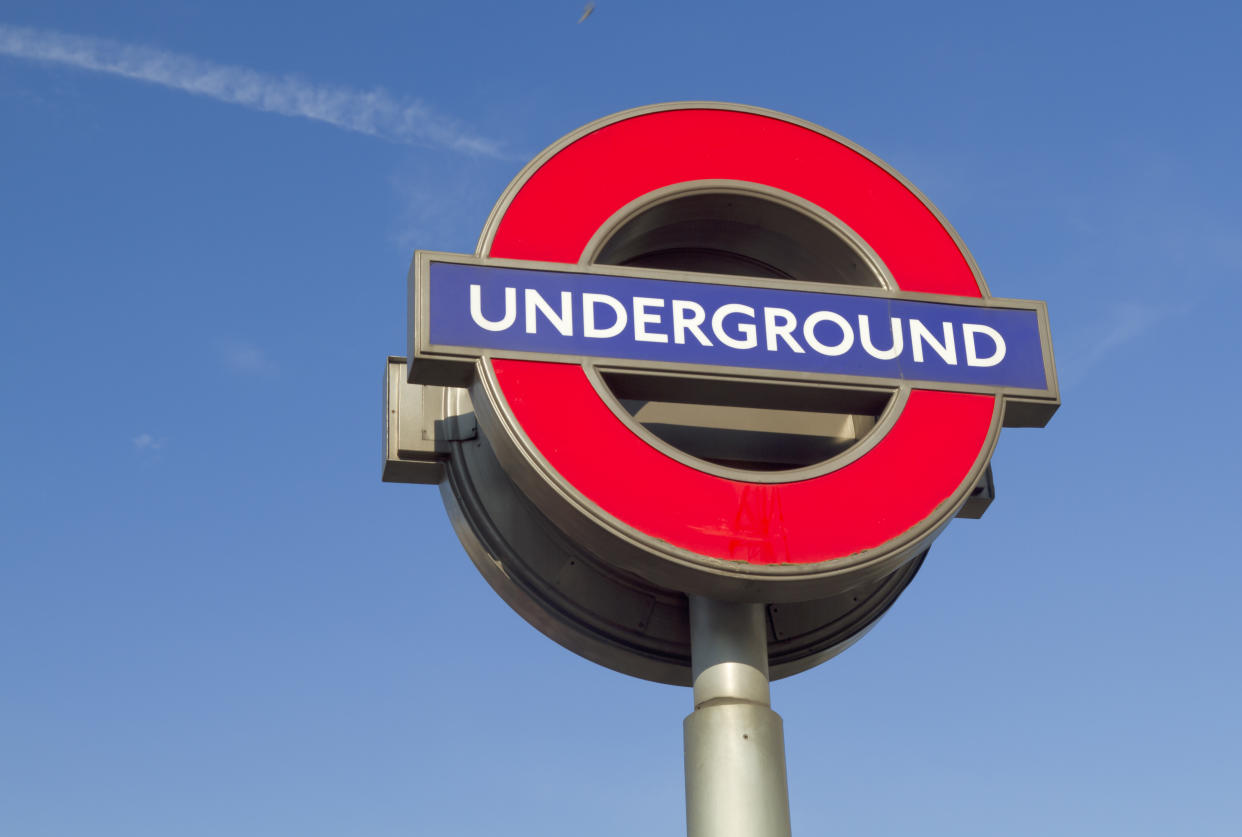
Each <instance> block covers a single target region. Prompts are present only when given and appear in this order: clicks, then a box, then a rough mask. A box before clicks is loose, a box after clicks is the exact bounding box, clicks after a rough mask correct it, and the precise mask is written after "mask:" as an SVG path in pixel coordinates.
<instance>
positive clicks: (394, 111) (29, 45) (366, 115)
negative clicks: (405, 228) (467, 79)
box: [0, 23, 503, 157]
mask: <svg viewBox="0 0 1242 837" xmlns="http://www.w3.org/2000/svg"><path fill="white" fill-rule="evenodd" d="M0 55H8V56H11V57H13V58H27V59H30V60H34V61H48V62H52V63H55V64H65V65H68V66H70V67H76V68H78V69H81V70H90V71H92V72H98V73H108V74H110V75H115V76H122V77H124V78H130V79H136V80H138V81H146V82H150V83H151V84H159V85H162V86H164V87H171V88H172V89H174V90H182V91H184V92H186V93H196V94H198V95H200V96H207V97H208V98H211V99H216V100H218V101H221V102H228V103H229V104H234V105H241V106H243V107H248V108H253V109H254V110H261V111H266V112H267V113H279V114H282V115H284V116H301V117H304V118H306V119H315V120H318V121H320V122H327V123H328V124H329V125H335V126H337V127H338V128H344V129H346V130H347V131H357V132H359V133H362V134H369V135H371V136H374V137H380V138H382V139H386V140H390V141H393V142H401V143H420V142H421V143H430V144H434V145H439V146H443V147H445V148H451V149H453V150H454V151H463V152H466V153H471V154H482V155H486V156H489V157H499V156H503V152H502V151H501V149H500V146H499V145H498V144H497V143H495V142H492V141H491V140H488V139H484V138H482V137H478V136H474V135H473V134H470V133H469V132H467V131H465V130H464V129H462V128H461V127H460V126H458V125H457V124H456V123H455V122H454V121H453V120H451V119H448V118H446V117H443V116H438V115H436V114H434V113H432V112H431V111H430V110H429V109H428V108H427V107H426V106H425V105H423V104H421V103H419V102H417V101H410V100H405V101H401V100H398V99H394V98H393V97H392V96H391V95H389V94H388V93H387V92H386V91H384V90H382V89H375V90H370V91H365V90H354V89H351V88H348V87H336V86H327V85H320V84H312V83H310V82H307V81H304V80H301V79H298V78H295V77H293V76H279V77H278V76H270V75H266V74H264V73H260V72H257V71H255V70H250V69H247V68H245V67H230V66H227V65H223V64H213V63H211V62H210V61H203V60H202V59H199V58H194V57H192V56H188V55H178V54H177V53H174V52H166V51H164V50H160V49H153V48H151V47H145V46H134V45H130V44H123V43H118V42H117V41H110V40H106V39H103V38H89V37H83V36H79V35H67V34H64V33H62V32H53V31H49V30H40V29H28V28H25V27H20V26H8V25H6V24H3V23H0Z"/></svg>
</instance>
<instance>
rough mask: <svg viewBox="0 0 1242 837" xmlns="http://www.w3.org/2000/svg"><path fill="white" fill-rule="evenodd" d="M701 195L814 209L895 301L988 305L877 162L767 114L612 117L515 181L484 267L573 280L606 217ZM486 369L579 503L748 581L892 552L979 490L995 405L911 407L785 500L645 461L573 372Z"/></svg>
mask: <svg viewBox="0 0 1242 837" xmlns="http://www.w3.org/2000/svg"><path fill="white" fill-rule="evenodd" d="M708 179H725V180H735V181H748V182H753V183H757V184H761V185H764V186H769V187H773V188H776V189H782V190H784V191H786V192H790V193H792V194H794V195H798V196H800V197H802V198H804V199H806V200H807V201H810V202H811V203H813V204H816V205H818V206H820V207H822V208H823V209H825V210H826V211H828V212H830V213H831V214H833V215H834V216H836V217H837V218H839V219H840V220H841V221H843V222H844V223H845V224H846V225H848V226H849V227H850V228H851V229H853V230H854V231H855V232H856V233H858V234H859V235H860V236H861V237H862V239H863V240H864V241H866V242H867V243H868V244H869V245H870V246H871V247H872V249H873V250H874V251H875V252H876V253H877V254H878V255H879V257H880V259H881V260H883V262H884V263H885V265H886V266H887V267H888V269H889V271H890V272H891V274H892V276H893V278H894V280H895V281H896V283H897V285H898V287H899V288H901V289H902V290H907V291H923V292H931V293H942V294H956V295H960V296H970V297H980V296H983V295H985V290H984V287H983V286H982V284H981V282H980V281H979V279H978V278H977V277H976V275H975V272H974V271H973V270H972V268H971V264H970V261H969V260H968V258H967V257H966V255H965V254H964V253H963V252H962V250H961V249H960V248H959V246H958V244H957V242H956V240H955V239H954V237H953V235H952V234H951V233H950V232H949V231H948V230H947V229H946V227H945V225H944V224H943V223H942V222H941V220H940V219H939V217H938V216H937V214H936V213H935V212H934V211H933V210H932V209H931V208H930V207H929V206H928V205H927V204H926V203H925V202H924V201H923V199H922V198H921V197H920V196H918V195H917V194H916V193H915V192H913V191H911V189H910V188H909V187H908V186H907V185H906V184H905V183H903V182H902V181H901V180H900V179H899V178H898V177H896V176H895V175H894V174H893V173H891V172H890V171H888V170H887V169H886V168H884V167H883V166H882V165H880V164H879V163H877V162H876V161H875V160H873V159H871V158H870V157H868V156H867V155H865V154H863V153H861V152H860V151H859V150H857V149H855V148H853V147H851V146H850V145H848V144H846V143H845V142H843V141H840V140H838V139H835V138H833V137H831V136H829V135H827V134H825V133H821V132H819V131H816V130H813V129H812V128H810V127H807V126H804V125H801V124H798V123H795V122H791V121H787V120H785V119H781V118H779V116H778V115H775V114H768V113H755V112H751V111H743V110H731V109H717V108H713V107H707V106H695V107H685V108H678V109H669V110H657V111H653V112H646V113H641V114H638V115H631V116H624V117H622V118H621V119H619V120H618V121H613V122H607V123H605V124H602V125H600V126H599V127H597V128H595V129H594V130H591V131H589V132H588V133H586V134H584V135H582V136H580V137H578V138H576V139H574V140H572V141H570V142H569V143H568V144H566V145H565V146H564V147H562V148H560V149H559V150H557V151H556V152H555V153H553V154H552V155H551V156H550V157H548V158H547V159H546V160H544V161H543V162H542V163H541V164H540V165H538V166H536V167H534V168H533V170H532V171H530V172H529V173H528V174H527V176H526V177H525V180H524V182H522V183H521V185H520V187H519V188H518V189H517V191H516V193H515V194H514V195H513V198H512V200H511V202H510V203H509V205H508V207H507V208H505V209H504V211H503V214H502V215H501V217H500V220H499V224H498V225H494V226H493V229H494V235H492V238H491V242H490V246H489V247H487V248H486V252H485V253H483V255H488V256H493V257H498V258H512V259H529V260H538V261H550V262H566V263H577V262H578V260H579V259H580V258H581V256H582V253H583V251H584V248H585V247H586V245H587V243H588V241H589V240H590V239H591V237H592V235H593V234H594V233H595V232H596V231H597V230H598V229H599V228H600V226H601V225H602V224H604V222H605V221H607V220H608V219H609V218H610V217H612V216H613V214H614V213H616V212H617V211H618V210H619V209H620V208H622V207H624V206H626V205H627V204H629V203H630V202H631V201H633V200H635V199H636V198H639V197H641V196H642V195H645V194H647V193H649V192H652V191H654V190H656V189H660V188H663V187H666V186H670V185H673V184H677V183H684V182H687V181H691V180H708ZM491 362H492V367H493V370H494V372H495V376H496V380H497V381H498V383H499V386H500V388H501V391H502V392H503V393H504V396H505V399H506V401H507V402H508V405H509V408H510V410H511V411H512V413H513V415H514V417H515V418H516V419H517V423H518V424H519V425H520V428H521V431H522V432H524V433H525V434H526V435H527V437H528V439H529V440H530V442H531V443H532V444H533V446H534V448H535V449H536V450H538V451H539V453H540V454H541V455H542V456H543V457H544V459H545V460H546V461H547V463H548V464H549V465H550V466H551V467H552V468H553V469H554V470H555V471H557V472H558V473H559V474H560V475H561V477H562V478H563V479H564V480H565V481H567V482H568V483H569V485H571V486H572V487H573V488H574V489H575V490H576V491H578V492H580V494H581V495H582V496H583V497H584V498H585V499H586V500H588V501H590V502H592V503H594V504H596V505H597V506H598V507H599V508H600V509H602V510H603V511H604V512H606V513H607V514H608V515H611V516H612V517H613V518H614V519H616V520H617V521H620V522H621V523H622V524H624V525H627V526H629V527H632V528H633V529H634V530H637V532H639V533H641V534H644V535H647V536H649V537H651V538H655V539H657V540H660V541H664V542H666V543H668V544H670V545H672V546H674V547H677V548H680V549H685V550H688V551H690V552H692V553H695V554H698V555H701V556H708V557H711V558H719V559H726V560H735V561H745V562H747V563H750V564H778V563H781V564H784V563H791V564H814V563H819V562H823V561H829V560H833V559H836V558H842V557H846V556H850V555H854V554H857V553H859V552H862V551H864V550H872V549H877V548H881V547H883V546H884V545H885V544H886V543H889V542H890V541H893V540H895V539H899V538H901V537H902V536H903V535H904V534H906V533H907V532H910V531H911V530H912V529H915V528H916V527H919V526H920V525H921V524H924V523H925V522H926V521H928V520H929V519H930V518H932V517H933V516H936V515H937V513H938V512H939V511H943V505H944V503H946V502H947V501H948V500H949V499H950V498H952V497H954V496H955V495H957V494H958V492H959V491H960V490H961V489H962V487H963V485H964V483H965V482H966V481H967V480H968V479H972V478H973V476H972V475H976V474H977V471H976V466H977V464H978V463H979V459H980V455H981V453H982V452H983V451H984V450H985V448H986V447H987V445H988V444H989V439H990V438H991V434H992V433H993V431H994V429H995V428H994V426H993V425H994V423H995V422H998V421H999V410H997V409H996V400H997V398H998V397H997V396H991V395H977V394H967V393H953V392H940V391H932V390H919V389H915V390H912V391H911V393H910V397H909V399H908V400H907V402H906V404H905V407H904V409H903V410H902V412H901V414H900V416H898V418H897V421H896V423H895V424H894V425H893V426H892V427H891V428H890V429H889V431H888V432H887V434H885V436H884V437H883V438H882V439H881V440H879V442H877V443H876V445H875V446H874V447H872V448H871V449H870V450H869V451H867V452H866V453H865V454H863V455H862V456H861V457H859V458H858V459H856V460H855V461H853V462H851V463H849V464H847V465H845V466H843V467H841V468H839V469H837V470H835V471H832V472H830V473H827V474H823V475H821V476H817V477H813V478H809V479H803V480H800V481H796V482H786V483H757V482H746V481H742V480H735V479H727V478H724V477H719V476H715V475H712V474H708V473H705V472H703V471H700V470H697V469H695V468H692V467H689V466H687V465H685V464H683V463H681V462H678V461H677V460H675V459H673V458H671V457H669V456H667V455H665V454H663V453H661V452H660V451H658V450H656V449H655V448H653V447H651V446H650V445H649V444H647V443H646V442H645V441H643V440H642V439H641V438H640V437H638V436H636V435H635V434H634V433H633V432H632V431H631V430H630V429H629V428H628V427H626V426H625V424H624V423H623V422H622V421H621V420H620V419H619V418H618V417H617V416H616V415H615V414H614V413H613V412H612V411H611V410H610V409H609V408H608V407H607V405H606V404H604V403H603V401H601V399H600V398H599V395H598V394H597V393H596V392H595V390H594V388H593V387H592V386H591V383H590V381H589V380H588V378H587V376H586V373H585V372H584V370H583V369H582V367H581V366H578V365H573V364H561V363H546V362H533V361H517V360H499V359H496V360H493V361H491ZM959 496H960V495H959Z"/></svg>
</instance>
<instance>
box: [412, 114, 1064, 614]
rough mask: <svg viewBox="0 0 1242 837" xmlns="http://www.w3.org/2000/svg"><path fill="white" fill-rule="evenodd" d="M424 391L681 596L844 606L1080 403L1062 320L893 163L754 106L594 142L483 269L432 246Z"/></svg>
mask: <svg viewBox="0 0 1242 837" xmlns="http://www.w3.org/2000/svg"><path fill="white" fill-rule="evenodd" d="M410 285H411V287H410V316H411V329H410V343H411V345H410V351H409V365H408V373H409V381H410V382H411V383H419V384H427V385H440V386H452V387H462V388H468V391H469V395H470V401H471V402H472V405H473V410H474V413H475V414H476V416H477V421H478V426H479V429H480V431H481V433H482V435H483V436H485V437H486V440H487V441H488V443H489V444H490V445H491V447H492V448H493V449H494V451H495V459H496V461H497V462H498V463H499V465H500V467H501V469H502V470H503V472H504V475H505V478H506V479H508V480H510V481H511V482H512V484H513V485H514V486H515V487H516V488H517V491H518V493H520V494H521V495H522V497H523V498H524V500H525V501H526V502H529V503H530V504H531V505H532V506H533V508H534V509H536V510H537V512H538V514H539V515H542V516H543V517H545V518H546V519H547V520H549V521H551V523H552V524H554V527H555V528H556V529H557V530H558V531H559V533H560V534H561V535H562V536H564V537H567V538H568V539H570V540H571V541H572V542H573V543H575V544H577V545H578V546H580V547H581V548H582V549H584V550H585V551H586V552H588V553H590V554H591V555H593V556H596V557H597V558H599V559H600V560H601V561H602V562H604V563H605V564H607V565H609V566H611V567H612V568H613V569H614V570H616V571H618V572H620V573H624V574H633V575H635V576H637V577H640V578H641V579H644V580H646V582H649V583H651V584H654V585H657V586H658V587H660V588H663V589H668V590H671V591H678V592H681V593H693V594H701V595H709V596H716V597H720V598H728V599H743V600H751V601H762V602H797V601H807V600H811V599H822V598H824V597H826V596H831V595H834V594H836V593H838V592H839V591H840V590H842V589H844V588H848V587H850V586H851V585H856V584H858V583H860V582H861V581H863V580H866V579H868V578H872V579H874V578H878V577H881V576H883V575H885V574H887V573H891V572H893V571H894V568H896V567H899V566H901V565H902V564H904V563H906V562H908V561H910V560H911V559H912V558H914V557H916V556H918V555H921V553H922V552H924V551H925V550H926V548H927V545H928V543H930V541H931V539H932V538H934V537H935V535H936V534H938V533H939V531H940V530H941V529H942V528H943V527H944V525H945V524H947V522H948V521H949V520H950V519H952V518H953V517H954V516H955V515H956V514H957V513H958V512H959V510H960V509H961V507H962V506H963V504H964V503H965V502H966V501H967V498H968V496H969V495H970V493H971V491H972V489H974V488H975V486H976V485H977V484H978V483H979V482H980V480H981V479H982V478H983V477H984V475H985V471H986V469H987V467H988V461H989V458H990V456H991V453H992V450H993V447H994V445H995V443H996V439H997V436H998V434H999V431H1000V428H1001V427H1002V425H1025V426H1038V425H1042V424H1043V423H1045V422H1046V421H1047V420H1048V418H1049V417H1050V416H1051V415H1052V413H1053V412H1054V411H1055V409H1056V407H1057V405H1058V403H1059V396H1058V391H1057V385H1056V378H1055V371H1054V369H1053V363H1052V352H1051V345H1050V341H1049V336H1048V324H1047V315H1046V311H1045V308H1044V306H1043V304H1042V303H1039V302H1033V301H1024V300H1013V299H998V298H994V297H992V296H991V295H990V294H989V292H988V289H987V286H986V285H985V283H984V281H983V278H982V276H981V275H980V273H979V270H978V268H977V267H976V266H975V263H974V261H973V260H972V258H971V257H970V255H969V253H968V252H967V251H966V249H965V247H964V246H963V244H962V243H961V242H960V241H959V239H958V237H957V236H956V234H955V233H954V232H953V230H952V229H951V228H950V227H949V225H948V223H947V222H946V221H945V220H944V219H943V218H942V217H941V215H940V214H939V212H938V211H937V210H936V209H935V208H934V207H933V206H932V205H931V204H930V203H929V202H928V201H927V199H926V198H924V197H923V196H922V195H921V194H920V193H919V192H918V191H917V190H915V189H914V188H913V186H911V185H910V184H909V183H907V182H906V181H905V180H904V179H903V178H902V177H901V176H900V175H898V174H897V173H896V172H894V171H893V170H892V169H890V168H889V167H887V166H886V165H885V164H884V163H882V162H881V161H879V160H878V159H877V158H875V157H874V156H872V155H870V154H869V153H868V152H866V151H864V150H863V149H861V148H859V147H858V146H856V145H853V144H851V143H850V142H848V141H846V140H844V139H842V138H841V137H838V136H836V135H834V134H832V133H830V132H828V131H826V130H824V129H822V128H819V127H816V126H814V125H811V124H808V123H805V122H802V121H800V120H797V119H794V118H791V117H788V116H785V115H782V114H777V113H772V112H770V111H763V110H756V109H751V108H744V107H739V106H733V105H721V104H681V105H665V106H656V107H651V108H644V109H639V110H635V111H629V112H625V113H622V114H618V115H615V116H612V117H609V118H606V119H603V120H601V121H599V122H596V123H593V124H591V125H588V126H586V127H584V128H582V129H580V130H579V131H576V132H574V133H573V134H571V135H569V136H567V137H565V138H564V139H562V140H561V141H559V142H557V143H556V144H554V145H553V146H551V147H550V148H549V149H547V150H546V151H545V152H543V153H542V154H541V155H539V156H538V157H537V158H536V159H535V160H534V161H533V162H532V163H531V164H530V165H529V166H528V167H527V168H526V169H525V170H524V171H523V172H522V173H521V174H520V175H519V176H518V177H517V178H516V179H515V181H514V182H513V184H512V185H511V186H510V187H509V189H508V191H507V192H506V193H505V194H504V196H503V197H502V198H501V200H500V202H499V203H498V204H497V207H496V209H495V210H494V211H493V214H492V217H491V218H490V220H489V221H488V223H487V225H486V227H485V229H484V232H483V235H482V238H481V240H480V244H479V247H478V250H477V252H476V253H475V254H473V255H469V256H467V255H455V254H448V253H437V252H430V251H419V252H418V253H417V254H416V256H415V259H414V264H413V266H412V267H411V272H410Z"/></svg>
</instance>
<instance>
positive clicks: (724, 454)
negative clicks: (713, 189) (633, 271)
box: [595, 192, 890, 471]
mask: <svg viewBox="0 0 1242 837" xmlns="http://www.w3.org/2000/svg"><path fill="white" fill-rule="evenodd" d="M595 262H596V263H597V264H612V265H623V266H627V267H650V268H662V269H667V270H682V271H694V272H701V273H721V274H726V275H731V276H757V277H763V278H779V279H794V280H802V281H808V282H828V283H832V284H839V285H854V286H868V287H881V286H882V282H881V279H880V276H879V275H878V274H877V273H876V272H875V271H874V270H873V268H872V267H871V265H870V263H869V262H868V261H867V260H866V259H864V258H863V257H862V256H861V255H860V254H859V253H858V251H857V250H855V249H854V247H853V245H851V244H850V243H849V242H848V241H847V240H846V239H845V238H843V237H842V236H841V235H839V234H838V233H837V232H836V231H835V230H833V229H832V228H831V227H829V226H827V224H826V223H824V222H823V221H820V220H819V219H816V218H814V217H813V216H811V215H808V214H805V213H802V212H799V211H798V210H797V209H794V208H793V207H791V206H787V205H785V204H783V203H778V202H776V201H774V200H769V199H766V198H764V197H761V196H756V195H747V194H738V193H733V192H720V193H695V194H692V195H686V196H683V197H678V198H673V199H671V200H668V201H664V202H663V203H660V204H657V205H655V206H653V207H651V208H649V209H646V210H644V211H642V212H640V213H639V214H638V215H636V216H635V217H633V218H631V219H630V220H629V221H627V222H625V223H624V224H622V225H621V226H620V227H619V228H618V229H617V230H616V231H615V232H614V233H613V234H612V235H611V236H610V237H609V239H608V240H607V241H606V242H605V243H604V246H603V247H602V248H601V249H600V252H599V253H598V255H597V256H596V258H595ZM603 377H604V381H605V383H607V385H608V386H609V388H610V389H611V390H612V391H613V394H615V395H616V396H617V398H618V399H620V401H621V403H622V405H623V406H624V407H625V409H626V410H628V411H629V413H630V415H631V416H633V417H634V419H635V420H636V421H638V423H639V424H641V425H642V426H643V427H644V428H646V429H647V430H648V431H650V432H651V433H653V434H654V435H655V436H657V437H658V438H660V439H661V440H663V441H664V442H667V443H668V444H670V445H672V446H673V447H675V448H677V449H679V450H680V451H682V452H683V453H686V454H688V455H690V456H693V457H696V458H698V459H702V460H705V461H707V462H712V463H715V464H718V465H726V466H729V467H734V468H742V469H746V470H752V471H780V470H788V469H792V468H802V467H805V466H808V465H813V464H815V463H817V462H822V461H824V460H825V459H830V458H831V457H833V456H836V455H838V454H840V453H842V452H843V451H845V450H847V449H848V448H850V447H851V446H852V445H853V444H854V443H855V442H857V441H858V440H859V439H860V438H862V436H863V435H864V434H866V433H867V432H868V431H869V430H870V429H871V428H872V427H873V426H874V425H875V421H876V417H877V416H878V415H879V414H880V413H881V412H882V411H883V410H884V407H885V405H887V403H888V400H889V398H890V396H889V395H888V394H877V393H874V392H863V391H854V390H847V389H832V388H827V387H823V386H807V385H802V384H792V383H791V384H781V383H755V382H737V381H727V382H726V381H720V380H712V379H706V378H704V379H687V378H673V377H670V376H668V375H651V374H640V373H616V372H612V373H609V372H605V373H604V375H603Z"/></svg>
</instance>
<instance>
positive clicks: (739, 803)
mask: <svg viewBox="0 0 1242 837" xmlns="http://www.w3.org/2000/svg"><path fill="white" fill-rule="evenodd" d="M690 654H691V669H692V676H693V678H694V712H692V713H691V714H690V715H689V716H687V718H686V720H685V722H684V724H683V728H684V730H685V741H686V833H687V835H689V837H790V826H789V787H788V783H787V781H786V778H785V733H784V727H783V725H782V724H781V716H780V715H777V714H776V713H775V712H773V711H772V708H771V702H772V698H771V689H770V688H769V686H768V633H767V626H766V625H765V624H764V606H763V605H761V604H747V603H742V602H719V601H715V600H712V599H704V598H700V597H697V596H691V597H690Z"/></svg>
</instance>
